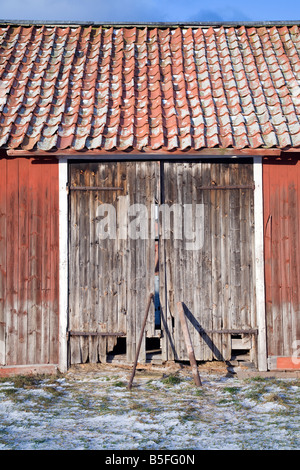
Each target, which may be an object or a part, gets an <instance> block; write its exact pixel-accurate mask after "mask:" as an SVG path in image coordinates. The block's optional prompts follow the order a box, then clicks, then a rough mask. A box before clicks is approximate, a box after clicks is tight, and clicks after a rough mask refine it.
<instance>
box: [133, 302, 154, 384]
mask: <svg viewBox="0 0 300 470" xmlns="http://www.w3.org/2000/svg"><path fill="white" fill-rule="evenodd" d="M152 300H153V294H152V293H151V294H150V296H149V299H148V302H147V305H146V313H145V316H144V320H143V323H142V326H141V331H140V336H139V342H138V345H137V348H136V353H135V360H134V365H133V370H132V374H131V376H130V380H129V384H128V388H129V390H130V389H131V387H132V382H133V379H134V376H135V371H136V366H137V363H138V360H139V356H140V351H141V346H142V343H143V341H145V334H144V331H145V327H146V323H147V318H148V315H149V310H150V305H151V302H152ZM143 362H144V358H143Z"/></svg>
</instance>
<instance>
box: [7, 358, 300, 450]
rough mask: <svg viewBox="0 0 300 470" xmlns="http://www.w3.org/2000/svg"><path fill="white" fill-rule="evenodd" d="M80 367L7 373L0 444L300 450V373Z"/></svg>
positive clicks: (20, 446) (15, 446)
mask: <svg viewBox="0 0 300 470" xmlns="http://www.w3.org/2000/svg"><path fill="white" fill-rule="evenodd" d="M130 373H131V370H130V369H128V370H127V369H126V368H117V367H108V366H106V367H95V368H90V369H89V368H87V369H86V368H75V369H73V370H71V371H69V372H68V373H67V374H65V375H57V376H35V377H28V376H27V377H26V376H16V377H14V378H8V379H1V381H0V449H18V450H20V449H37V450H38V449H41V450H46V449H49V450H52V449H53V450H54V449H58V450H59V449H64V450H69V449H70V450H72V449H89V450H92V449H118V450H122V449H130V450H133V449H155V450H157V449H159V450H162V449H173V450H177V449H193V450H197V449H240V450H242V449H259V450H261V449H299V448H300V425H299V405H300V380H299V379H292V378H281V379H278V378H277V379H275V378H262V377H252V378H247V379H238V378H237V377H236V376H231V375H230V374H228V373H227V372H226V371H225V370H222V369H220V370H215V371H208V370H206V371H201V379H202V384H203V386H202V387H201V388H197V387H196V386H195V384H194V382H193V379H192V375H191V372H190V369H189V368H182V369H180V368H179V369H177V370H162V369H157V370H155V369H152V370H140V371H139V370H138V371H137V373H136V376H135V379H134V383H133V387H132V389H131V390H128V387H127V385H128V380H129V377H130Z"/></svg>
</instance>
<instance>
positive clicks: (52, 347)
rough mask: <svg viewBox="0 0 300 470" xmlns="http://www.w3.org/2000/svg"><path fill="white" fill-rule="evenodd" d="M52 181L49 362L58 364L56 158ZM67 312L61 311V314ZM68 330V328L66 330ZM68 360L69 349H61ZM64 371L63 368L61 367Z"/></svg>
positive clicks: (57, 206)
mask: <svg viewBox="0 0 300 470" xmlns="http://www.w3.org/2000/svg"><path fill="white" fill-rule="evenodd" d="M49 167H50V168H49V173H50V181H49V183H48V185H49V191H50V194H51V197H50V224H49V225H50V271H51V272H50V279H51V282H50V289H51V295H50V312H51V314H50V324H49V363H51V364H58V362H59V358H60V354H59V339H58V338H59V319H60V315H59V286H60V280H59V246H60V245H59V190H58V185H59V173H58V172H59V166H58V161H57V160H54V161H52V162H51V163H50V164H49ZM66 234H67V230H66ZM62 288H63V287H62ZM63 314H66V310H65V312H61V316H63ZM65 331H66V330H65ZM61 353H62V355H63V359H64V360H65V361H67V350H66V348H64V350H63V351H61ZM60 370H61V372H63V369H60Z"/></svg>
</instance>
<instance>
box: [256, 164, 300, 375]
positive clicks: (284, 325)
mask: <svg viewBox="0 0 300 470" xmlns="http://www.w3.org/2000/svg"><path fill="white" fill-rule="evenodd" d="M263 184H264V240H265V247H264V248H265V288H266V321H267V351H268V357H269V364H270V368H281V369H300V160H299V155H297V156H296V157H292V158H288V159H286V158H284V159H282V160H279V159H271V158H265V159H264V160H263Z"/></svg>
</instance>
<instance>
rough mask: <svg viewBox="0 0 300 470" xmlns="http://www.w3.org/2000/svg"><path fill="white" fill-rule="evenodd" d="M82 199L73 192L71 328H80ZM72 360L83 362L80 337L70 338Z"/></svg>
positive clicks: (75, 172) (76, 175) (75, 174)
mask: <svg viewBox="0 0 300 470" xmlns="http://www.w3.org/2000/svg"><path fill="white" fill-rule="evenodd" d="M79 178H80V174H79V169H78V168H76V167H73V168H72V171H71V181H72V182H76V183H79ZM80 199H81V193H76V192H74V193H72V194H71V211H70V249H69V253H70V261H69V278H70V293H71V295H70V307H69V325H70V326H69V327H70V329H72V330H73V329H74V330H78V329H80V320H79V315H80V313H79V312H80V311H79V269H80V261H79V240H80V232H79V230H80V226H79V214H80V209H81V207H80ZM70 361H71V364H77V363H80V362H81V354H80V339H79V338H71V340H70Z"/></svg>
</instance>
